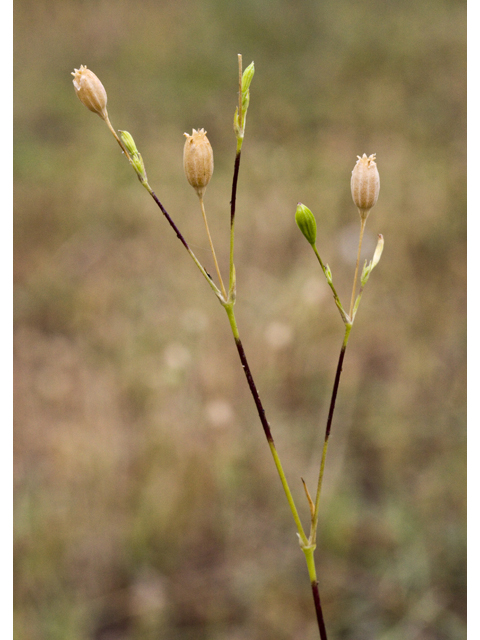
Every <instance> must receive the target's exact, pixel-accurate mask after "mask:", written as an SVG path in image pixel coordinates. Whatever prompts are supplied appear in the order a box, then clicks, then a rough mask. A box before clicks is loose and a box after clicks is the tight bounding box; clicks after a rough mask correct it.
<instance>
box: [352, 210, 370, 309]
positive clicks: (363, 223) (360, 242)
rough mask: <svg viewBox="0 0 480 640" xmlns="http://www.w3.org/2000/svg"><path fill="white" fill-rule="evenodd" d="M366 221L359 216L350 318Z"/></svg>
mask: <svg viewBox="0 0 480 640" xmlns="http://www.w3.org/2000/svg"><path fill="white" fill-rule="evenodd" d="M366 222H367V218H364V217H361V218H360V237H359V239H358V252H357V264H356V266H355V276H354V278H353V287H352V298H351V300H350V313H349V316H350V318H351V317H352V313H353V304H354V302H355V289H356V288H357V276H358V265H359V264H360V251H361V250H362V240H363V232H364V231H365V224H366Z"/></svg>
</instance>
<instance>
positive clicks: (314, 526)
mask: <svg viewBox="0 0 480 640" xmlns="http://www.w3.org/2000/svg"><path fill="white" fill-rule="evenodd" d="M351 330H352V325H351V324H347V325H346V326H345V336H344V338H343V343H342V348H341V349H340V356H339V358H338V364H337V371H336V374H335V382H334V383H333V390H332V397H331V399H330V408H329V411H328V418H327V426H326V429H325V439H324V442H323V451H322V461H321V463H320V472H319V474H318V484H317V494H316V497H315V512H314V517H313V519H312V528H311V533H310V543H311V544H315V540H316V536H317V524H318V513H319V506H320V494H321V491H322V483H323V474H324V471H325V459H326V457H327V449H328V439H329V437H330V431H331V428H332V421H333V413H334V411H335V402H336V400H337V393H338V387H339V384H340V376H341V374H342V367H343V360H344V358H345V351H346V349H347V344H348V338H349V336H350V331H351Z"/></svg>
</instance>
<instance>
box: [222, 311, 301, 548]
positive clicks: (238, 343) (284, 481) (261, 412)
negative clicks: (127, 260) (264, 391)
mask: <svg viewBox="0 0 480 640" xmlns="http://www.w3.org/2000/svg"><path fill="white" fill-rule="evenodd" d="M224 307H225V311H226V312H227V316H228V320H229V322H230V327H231V329H232V333H233V337H234V340H235V345H236V347H237V351H238V355H239V356H240V361H241V363H242V367H243V370H244V372H245V377H246V378H247V382H248V386H249V388H250V393H251V394H252V397H253V400H254V402H255V406H256V407H257V411H258V416H259V418H260V422H261V423H262V427H263V431H264V433H265V437H266V438H267V442H268V445H269V447H270V451H271V453H272V456H273V460H274V462H275V466H276V468H277V472H278V475H279V476H280V480H281V483H282V486H283V489H284V491H285V495H286V496H287V500H288V504H289V506H290V510H291V512H292V515H293V519H294V520H295V524H296V525H297V529H298V535H299V537H300V540H301V543H302V544H303V545H308V539H307V536H306V535H305V532H304V530H303V526H302V523H301V521H300V516H299V515H298V511H297V507H296V506H295V501H294V499H293V496H292V492H291V491H290V487H289V486H288V482H287V478H286V476H285V472H284V470H283V467H282V463H281V461H280V458H279V456H278V453H277V449H276V447H275V443H274V441H273V436H272V432H271V430H270V425H269V423H268V420H267V417H266V415H265V409H264V408H263V405H262V402H261V400H260V396H259V394H258V390H257V387H256V385H255V382H254V380H253V377H252V372H251V371H250V366H249V364H248V361H247V357H246V355H245V350H244V348H243V345H242V342H241V340H240V334H239V332H238V327H237V322H236V319H235V313H234V311H233V304H226V305H224Z"/></svg>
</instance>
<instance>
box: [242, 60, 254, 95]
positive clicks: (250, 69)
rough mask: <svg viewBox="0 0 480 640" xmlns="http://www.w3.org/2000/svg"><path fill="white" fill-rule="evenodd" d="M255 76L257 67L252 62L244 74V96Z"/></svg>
mask: <svg viewBox="0 0 480 640" xmlns="http://www.w3.org/2000/svg"><path fill="white" fill-rule="evenodd" d="M254 74H255V65H254V64H253V62H251V63H250V64H249V65H248V67H247V68H246V69H245V71H244V72H243V74H242V95H243V94H244V93H245V92H246V91H248V90H249V88H250V84H251V82H252V80H253V76H254Z"/></svg>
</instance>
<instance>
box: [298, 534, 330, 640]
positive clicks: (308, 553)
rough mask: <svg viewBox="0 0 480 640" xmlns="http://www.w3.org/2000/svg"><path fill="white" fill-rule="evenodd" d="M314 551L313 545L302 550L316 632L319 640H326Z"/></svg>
mask: <svg viewBox="0 0 480 640" xmlns="http://www.w3.org/2000/svg"><path fill="white" fill-rule="evenodd" d="M314 551H315V545H311V546H308V547H304V548H303V552H304V553H305V559H306V561H307V569H308V575H309V576H310V585H311V587H312V594H313V603H314V605H315V612H316V614H317V622H318V630H319V632H320V639H321V640H327V630H326V628H325V620H324V618H323V611H322V604H321V602H320V592H319V590H318V580H317V572H316V569H315V561H314V558H313V554H314Z"/></svg>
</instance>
